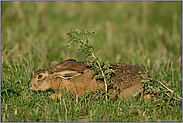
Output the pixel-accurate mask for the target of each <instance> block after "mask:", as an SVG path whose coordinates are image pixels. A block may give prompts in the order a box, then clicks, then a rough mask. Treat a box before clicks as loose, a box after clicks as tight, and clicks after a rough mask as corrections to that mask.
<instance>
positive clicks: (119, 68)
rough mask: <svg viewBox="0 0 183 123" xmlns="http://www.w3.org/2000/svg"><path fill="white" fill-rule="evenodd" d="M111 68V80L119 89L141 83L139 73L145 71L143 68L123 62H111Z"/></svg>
mask: <svg viewBox="0 0 183 123" xmlns="http://www.w3.org/2000/svg"><path fill="white" fill-rule="evenodd" d="M111 68H112V69H113V70H114V75H113V76H112V81H113V83H114V84H115V85H118V87H119V89H120V90H124V89H127V88H133V87H135V86H136V85H138V87H139V86H140V85H141V82H140V79H142V76H141V74H144V73H145V69H144V68H141V67H139V66H136V65H130V64H125V63H116V64H114V63H111ZM135 88H136V87H135Z"/></svg>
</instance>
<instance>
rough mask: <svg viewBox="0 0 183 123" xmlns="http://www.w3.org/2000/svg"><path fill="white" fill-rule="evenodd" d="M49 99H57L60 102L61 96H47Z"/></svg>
mask: <svg viewBox="0 0 183 123" xmlns="http://www.w3.org/2000/svg"><path fill="white" fill-rule="evenodd" d="M49 98H50V99H53V100H54V99H55V98H56V99H57V100H61V94H52V95H51V96H49Z"/></svg>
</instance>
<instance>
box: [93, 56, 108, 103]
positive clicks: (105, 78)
mask: <svg viewBox="0 0 183 123" xmlns="http://www.w3.org/2000/svg"><path fill="white" fill-rule="evenodd" d="M92 56H93V58H94V59H96V57H95V55H94V54H93V53H92ZM96 62H97V64H98V66H99V68H100V71H101V72H102V76H103V77H104V83H105V91H106V92H107V81H106V77H105V74H104V71H103V70H102V67H101V66H100V63H99V61H98V60H97V59H96ZM106 100H107V96H106Z"/></svg>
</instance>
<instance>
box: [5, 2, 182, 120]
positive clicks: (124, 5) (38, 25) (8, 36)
mask: <svg viewBox="0 0 183 123" xmlns="http://www.w3.org/2000/svg"><path fill="white" fill-rule="evenodd" d="M76 28H79V29H81V30H84V29H87V28H89V29H95V31H96V32H97V33H96V34H92V35H89V36H88V37H89V39H90V43H92V44H93V45H94V46H95V47H97V48H96V51H97V50H101V52H100V54H99V56H100V57H101V58H102V59H104V60H108V61H109V62H124V63H128V64H134V65H139V66H141V67H144V68H147V69H148V70H149V71H150V72H151V74H153V75H154V76H155V77H156V78H157V79H159V80H160V81H163V80H165V81H166V84H167V85H168V87H170V88H171V89H173V90H174V91H175V92H176V93H178V94H180V95H181V94H182V2H181V1H179V2H173V1H170V2H139V1H138V2H136V1H134V2H124V1H121V2H85V1H83V2H63V1H57V2H5V1H2V2H1V81H2V83H1V89H2V91H3V90H6V89H7V88H9V89H11V90H14V91H15V92H20V93H22V94H23V95H24V94H27V93H30V92H29V91H26V90H28V83H29V82H30V80H31V78H32V75H33V73H34V72H35V71H37V70H38V69H40V68H43V67H48V66H54V65H55V64H57V63H59V62H62V61H63V60H66V59H68V58H74V59H76V60H77V61H83V60H84V58H83V56H82V54H81V53H80V52H79V51H77V49H76V48H75V47H74V46H73V47H71V48H70V49H69V48H68V46H65V45H64V44H66V43H67V42H68V36H67V32H68V31H69V30H70V29H76ZM17 81H18V82H17ZM19 86H21V88H18V87H19ZM23 90H24V91H23ZM5 100H6V101H5V102H6V103H5V102H4V101H3V103H2V105H5V104H11V102H12V101H8V100H9V99H8V98H5ZM12 105H13V104H12ZM4 111H5V109H3V110H2V112H4ZM179 116H180V115H179ZM175 119H178V118H175ZM156 120H157V119H156Z"/></svg>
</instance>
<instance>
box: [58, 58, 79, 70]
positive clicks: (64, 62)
mask: <svg viewBox="0 0 183 123" xmlns="http://www.w3.org/2000/svg"><path fill="white" fill-rule="evenodd" d="M69 62H76V60H75V59H68V60H65V61H63V62H61V63H59V64H57V65H56V66H55V67H56V68H57V69H61V68H62V66H64V65H65V64H67V63H69Z"/></svg>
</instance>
